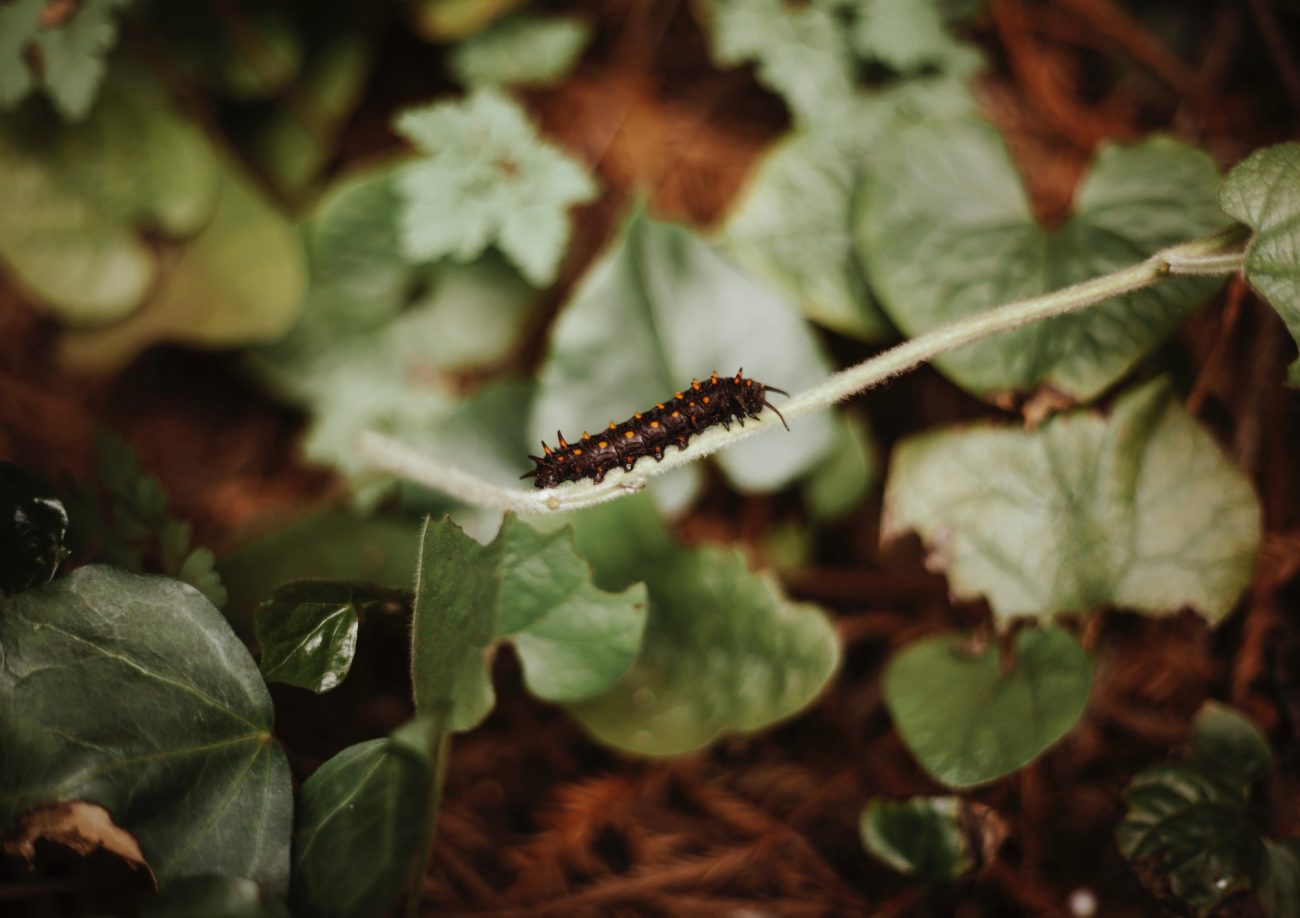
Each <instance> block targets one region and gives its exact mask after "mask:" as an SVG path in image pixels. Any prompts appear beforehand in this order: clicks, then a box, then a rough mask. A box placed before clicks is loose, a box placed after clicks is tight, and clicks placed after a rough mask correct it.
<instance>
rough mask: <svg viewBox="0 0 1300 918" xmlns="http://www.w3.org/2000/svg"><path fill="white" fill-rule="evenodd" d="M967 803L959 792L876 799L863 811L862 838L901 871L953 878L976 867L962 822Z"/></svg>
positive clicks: (934, 880)
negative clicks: (953, 794)
mask: <svg viewBox="0 0 1300 918" xmlns="http://www.w3.org/2000/svg"><path fill="white" fill-rule="evenodd" d="M968 806H969V805H968V804H967V803H966V802H965V801H964V800H962V798H960V797H909V798H908V799H906V800H884V799H876V800H872V801H871V802H870V803H868V804H867V807H866V809H864V810H863V811H862V819H861V823H860V826H859V831H860V832H861V834H862V843H863V845H865V846H866V849H867V851H868V852H870V853H871V854H872V855H874V856H875V857H877V858H879V859H880V860H882V861H884V862H885V863H886V864H888V865H889V866H890V867H893V868H894V869H895V870H897V871H898V872H899V873H905V874H908V875H909V876H915V877H917V878H918V879H920V880H923V881H924V882H927V883H951V882H952V881H953V880H956V879H958V878H959V877H961V876H962V875H964V874H966V873H967V872H969V871H970V870H971V868H972V867H974V866H975V857H974V853H973V852H972V851H971V844H970V837H969V835H968V834H967V831H966V829H965V826H964V825H963V823H964V822H965V821H966V820H967V818H968V813H967V810H968Z"/></svg>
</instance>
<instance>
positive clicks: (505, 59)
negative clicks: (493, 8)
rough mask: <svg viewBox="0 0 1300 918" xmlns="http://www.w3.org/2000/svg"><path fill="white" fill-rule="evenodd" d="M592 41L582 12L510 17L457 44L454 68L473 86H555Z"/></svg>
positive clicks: (455, 72) (457, 74)
mask: <svg viewBox="0 0 1300 918" xmlns="http://www.w3.org/2000/svg"><path fill="white" fill-rule="evenodd" d="M590 40H591V26H590V25H588V24H587V22H586V20H584V19H580V18H578V17H577V16H533V15H528V14H520V15H517V16H509V17H507V18H505V19H502V20H500V21H498V22H495V23H493V24H492V25H491V26H489V27H488V28H486V29H484V30H483V31H482V32H480V33H478V34H477V35H475V36H474V37H473V38H471V39H469V40H468V41H464V42H461V43H460V44H458V45H457V46H456V47H455V48H454V49H453V50H452V52H451V59H450V65H451V71H452V73H454V74H455V75H456V79H457V80H459V81H460V82H461V83H462V84H463V85H465V86H469V87H478V86H493V85H501V84H505V85H523V86H550V85H552V84H554V83H557V82H559V80H560V79H562V78H563V77H564V75H565V74H566V73H568V72H569V69H570V68H571V67H572V66H573V63H574V61H576V60H577V59H578V55H580V54H581V53H582V49H583V48H585V47H586V46H587V43H588V42H589V41H590Z"/></svg>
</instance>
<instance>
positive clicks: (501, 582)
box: [411, 516, 646, 730]
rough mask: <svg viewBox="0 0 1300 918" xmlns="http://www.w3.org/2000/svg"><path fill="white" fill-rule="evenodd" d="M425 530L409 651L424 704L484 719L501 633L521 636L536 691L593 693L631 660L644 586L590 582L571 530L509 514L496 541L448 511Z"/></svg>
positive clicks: (458, 719) (561, 696)
mask: <svg viewBox="0 0 1300 918" xmlns="http://www.w3.org/2000/svg"><path fill="white" fill-rule="evenodd" d="M422 538H423V541H422V543H421V551H420V567H419V573H418V574H417V575H416V588H415V615H414V623H413V625H412V651H411V653H412V673H413V681H414V684H415V703H416V709H417V710H419V711H421V712H423V713H432V712H434V711H437V710H442V709H444V708H445V709H447V710H449V711H450V721H449V725H450V728H451V729H453V730H467V729H469V728H470V727H473V726H475V725H476V724H477V723H478V722H479V721H481V720H482V719H483V718H484V717H485V716H486V715H487V713H488V711H490V710H491V709H492V704H493V700H494V696H493V693H492V682H491V679H490V677H489V674H488V670H487V665H486V657H485V654H486V652H487V650H488V648H489V647H490V646H491V645H492V644H493V643H494V642H495V641H497V640H501V639H507V638H508V639H510V640H512V641H513V642H514V644H515V648H516V650H517V651H518V653H519V657H520V660H521V661H522V662H523V666H524V682H525V684H527V686H528V688H529V690H530V691H531V692H533V694H535V695H537V696H538V697H539V698H544V699H546V700H549V701H575V700H578V699H582V698H587V697H590V696H592V695H594V694H596V693H598V692H600V691H603V690H604V689H605V688H607V687H608V686H609V685H610V684H611V683H612V682H614V680H616V679H618V678H619V677H620V676H622V675H623V674H624V673H625V672H627V670H628V668H629V667H630V666H631V665H632V661H633V659H634V658H635V657H636V655H637V650H638V649H639V648H640V646H641V636H642V632H643V630H644V629H645V622H646V608H645V607H646V599H645V588H644V587H642V586H640V585H635V586H629V587H628V588H627V589H624V590H622V591H621V592H618V593H609V592H605V591H602V590H600V589H598V588H596V587H595V586H593V585H592V583H591V571H590V568H589V567H588V566H587V564H586V562H584V561H583V560H582V559H581V558H579V557H578V556H577V555H576V554H575V553H574V550H573V543H572V536H570V535H569V534H567V533H554V534H551V535H546V534H543V533H539V532H536V531H535V530H533V529H530V528H529V527H528V526H526V525H524V524H523V523H520V522H519V521H518V520H517V519H515V518H514V517H511V516H508V517H506V520H505V522H504V523H503V524H502V526H501V532H500V533H499V534H498V535H497V537H496V539H495V540H493V542H492V543H491V544H490V545H486V546H484V545H480V544H478V543H477V542H475V541H474V540H473V539H471V538H469V536H467V535H465V534H464V533H463V532H462V531H461V530H460V528H459V527H457V526H456V525H455V524H454V523H452V522H451V521H450V520H442V521H441V522H437V523H435V522H432V521H431V522H429V523H427V524H426V525H425V530H424V534H423V537H422Z"/></svg>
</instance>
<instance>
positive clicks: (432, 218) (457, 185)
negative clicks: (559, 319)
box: [396, 89, 596, 287]
mask: <svg viewBox="0 0 1300 918" xmlns="http://www.w3.org/2000/svg"><path fill="white" fill-rule="evenodd" d="M396 128H397V131H398V132H399V133H401V134H402V135H404V136H405V137H406V138H407V139H408V140H410V141H411V143H413V144H414V145H415V146H416V148H417V149H418V150H419V151H420V152H421V153H422V154H423V156H422V157H421V158H420V159H419V160H417V161H416V162H414V163H412V164H411V165H410V166H408V167H407V168H406V169H405V170H403V172H402V175H401V177H400V178H399V179H398V187H399V189H400V191H401V194H402V198H403V210H402V218H401V238H402V247H403V250H404V251H405V253H406V256H407V258H408V259H410V260H411V261H425V260H429V259H433V258H442V257H451V258H452V259H453V260H455V261H461V262H465V261H470V260H471V259H474V258H477V257H479V256H480V255H482V254H483V252H484V251H486V250H487V247H488V246H489V245H490V244H493V243H495V244H496V245H497V247H499V248H500V250H501V251H502V252H503V253H505V255H506V257H507V258H509V259H510V260H511V262H513V263H514V265H515V266H516V267H518V268H519V270H520V272H521V273H522V274H523V275H524V277H526V278H528V280H529V281H530V282H531V283H533V284H535V285H537V286H539V287H544V286H547V285H549V284H550V283H551V282H552V281H554V280H555V277H556V274H557V272H558V271H559V267H560V259H561V258H563V256H564V250H565V247H566V246H567V245H568V242H569V232H570V226H569V218H568V214H567V211H568V209H569V208H570V207H571V206H573V205H574V204H581V203H582V202H584V201H589V200H591V199H592V198H594V197H595V196H596V183H595V182H594V181H593V180H592V178H591V177H590V176H589V175H588V174H587V173H586V172H585V171H583V169H582V167H581V166H580V165H579V164H578V163H576V162H575V161H574V160H573V159H571V158H570V157H568V156H567V155H565V154H564V153H563V152H561V151H560V150H558V149H556V148H555V147H553V146H551V145H550V144H547V143H544V142H543V141H542V140H541V139H540V138H539V137H538V136H537V134H536V132H535V131H534V130H533V127H532V125H531V124H529V123H528V117H527V115H526V114H525V113H524V110H523V109H522V108H520V107H519V105H518V104H516V103H515V102H514V101H512V100H511V99H510V98H509V97H508V96H505V95H503V94H501V93H500V92H498V91H496V90H494V89H480V90H477V91H476V92H474V93H473V94H472V95H470V96H469V97H468V98H467V99H465V100H464V101H463V102H439V103H436V104H434V105H430V106H427V107H425V108H421V109H411V110H408V111H406V112H404V113H402V114H401V115H400V116H399V117H398V119H397V121H396Z"/></svg>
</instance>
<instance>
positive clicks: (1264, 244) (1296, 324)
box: [1219, 143, 1300, 386]
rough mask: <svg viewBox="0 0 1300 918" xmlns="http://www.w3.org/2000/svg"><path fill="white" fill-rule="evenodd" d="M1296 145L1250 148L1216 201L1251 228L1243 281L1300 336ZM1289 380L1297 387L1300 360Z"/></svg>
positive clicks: (1299, 158) (1299, 160) (1299, 161)
mask: <svg viewBox="0 0 1300 918" xmlns="http://www.w3.org/2000/svg"><path fill="white" fill-rule="evenodd" d="M1298 189H1300V144H1295V143H1284V144H1279V145H1278V146H1275V147H1268V148H1267V149H1264V150H1258V151H1256V152H1255V153H1252V154H1251V155H1250V156H1248V157H1246V159H1244V160H1242V161H1241V162H1240V163H1238V164H1237V165H1236V166H1235V167H1234V168H1233V170H1232V171H1231V172H1229V173H1228V177H1227V179H1226V180H1225V181H1224V183H1223V189H1222V190H1221V191H1220V192H1219V203H1220V205H1221V206H1222V207H1223V210H1224V212H1226V213H1227V214H1228V215H1229V216H1231V217H1233V218H1235V219H1237V220H1240V221H1241V222H1242V223H1246V224H1248V225H1249V226H1250V228H1251V229H1253V230H1254V231H1255V236H1254V238H1253V239H1252V240H1251V242H1250V248H1249V250H1248V251H1247V252H1246V280H1248V281H1250V285H1251V286H1252V287H1254V288H1255V290H1256V291H1257V292H1258V293H1259V294H1260V295H1261V296H1263V297H1264V298H1265V299H1266V300H1268V302H1269V303H1270V304H1271V305H1272V307H1273V308H1274V309H1276V310H1277V312H1278V315H1280V316H1281V317H1282V321H1284V322H1285V323H1286V327H1287V328H1288V329H1290V331H1291V337H1293V338H1295V339H1296V340H1297V341H1300V229H1297V225H1296V218H1295V215H1296V213H1297V211H1300V190H1298ZM1290 383H1291V385H1293V386H1300V361H1296V362H1295V363H1293V364H1292V365H1291V372H1290Z"/></svg>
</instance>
